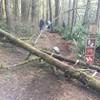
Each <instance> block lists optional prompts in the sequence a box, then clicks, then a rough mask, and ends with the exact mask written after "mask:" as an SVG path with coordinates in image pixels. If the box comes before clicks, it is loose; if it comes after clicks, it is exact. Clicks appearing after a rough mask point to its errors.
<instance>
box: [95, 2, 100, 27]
mask: <svg viewBox="0 0 100 100" xmlns="http://www.w3.org/2000/svg"><path fill="white" fill-rule="evenodd" d="M96 24H97V25H98V26H99V25H100V0H98V7H97V13H96Z"/></svg>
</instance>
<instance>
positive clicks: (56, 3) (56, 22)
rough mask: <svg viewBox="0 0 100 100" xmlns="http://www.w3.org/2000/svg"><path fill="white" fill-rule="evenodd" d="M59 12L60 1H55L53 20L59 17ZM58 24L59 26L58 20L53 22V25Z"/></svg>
mask: <svg viewBox="0 0 100 100" xmlns="http://www.w3.org/2000/svg"><path fill="white" fill-rule="evenodd" d="M59 12H60V1H59V0H55V18H56V17H58V16H59ZM58 24H59V18H57V19H56V20H55V25H58Z"/></svg>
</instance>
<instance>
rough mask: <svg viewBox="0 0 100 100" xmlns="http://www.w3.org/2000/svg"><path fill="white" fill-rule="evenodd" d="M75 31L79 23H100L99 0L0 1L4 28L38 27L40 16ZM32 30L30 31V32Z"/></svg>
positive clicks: (81, 24) (84, 24)
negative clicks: (63, 23) (63, 24)
mask: <svg viewBox="0 0 100 100" xmlns="http://www.w3.org/2000/svg"><path fill="white" fill-rule="evenodd" d="M41 18H42V19H44V20H50V21H51V22H52V23H53V25H54V26H61V25H62V22H63V21H65V24H66V27H67V28H68V29H69V30H70V31H73V30H74V28H77V26H80V27H81V26H83V27H88V25H89V24H90V23H93V22H96V23H97V24H98V29H99V26H100V25H99V24H100V0H0V20H1V24H0V26H1V27H7V28H8V29H13V31H15V32H16V30H17V29H18V30H19V29H20V28H22V26H23V27H27V30H29V28H31V27H32V28H33V29H34V28H36V27H37V26H38V23H39V20H40V19H41ZM29 33H30V32H29Z"/></svg>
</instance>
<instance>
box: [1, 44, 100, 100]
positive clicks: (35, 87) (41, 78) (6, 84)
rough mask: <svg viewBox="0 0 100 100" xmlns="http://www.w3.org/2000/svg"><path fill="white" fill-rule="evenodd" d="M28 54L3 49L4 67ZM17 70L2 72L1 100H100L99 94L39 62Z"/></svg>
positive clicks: (17, 61) (18, 50)
mask: <svg viewBox="0 0 100 100" xmlns="http://www.w3.org/2000/svg"><path fill="white" fill-rule="evenodd" d="M61 48H62V47H61ZM27 53H28V52H26V51H23V49H19V48H16V49H15V48H13V47H10V48H7V47H6V48H5V47H2V46H0V64H2V65H4V66H11V65H13V64H17V63H19V62H21V61H23V59H25V57H26V56H27ZM64 53H66V52H64ZM14 69H15V70H13V68H12V69H10V70H7V69H0V100H100V96H99V93H96V92H93V91H92V90H89V89H85V88H84V87H83V86H82V85H81V84H80V85H79V84H78V83H77V82H73V81H68V80H65V78H64V77H63V76H61V75H58V76H55V75H54V74H53V73H52V70H51V69H50V68H47V67H46V66H44V67H43V66H42V67H40V66H39V64H38V63H28V64H25V65H22V66H19V67H18V68H17V67H16V68H14Z"/></svg>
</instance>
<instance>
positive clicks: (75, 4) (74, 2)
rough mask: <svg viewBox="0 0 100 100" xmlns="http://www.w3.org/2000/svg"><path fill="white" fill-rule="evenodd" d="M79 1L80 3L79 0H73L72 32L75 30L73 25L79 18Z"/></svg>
mask: <svg viewBox="0 0 100 100" xmlns="http://www.w3.org/2000/svg"><path fill="white" fill-rule="evenodd" d="M77 3H78V0H74V1H73V11H72V24H71V32H72V30H73V27H74V26H75V24H76V18H77V9H76V8H77Z"/></svg>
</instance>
